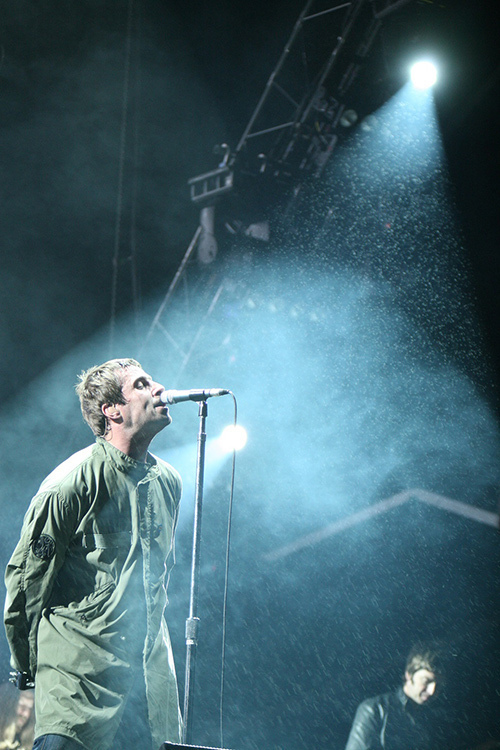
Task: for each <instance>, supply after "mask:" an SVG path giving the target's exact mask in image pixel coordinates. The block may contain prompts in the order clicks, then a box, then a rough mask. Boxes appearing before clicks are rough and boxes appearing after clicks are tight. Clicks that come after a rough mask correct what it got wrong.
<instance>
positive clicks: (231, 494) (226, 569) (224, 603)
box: [219, 391, 238, 748]
mask: <svg viewBox="0 0 500 750" xmlns="http://www.w3.org/2000/svg"><path fill="white" fill-rule="evenodd" d="M229 393H230V394H231V396H232V398H233V402H234V423H233V426H234V428H236V426H237V424H238V404H237V402H236V398H235V395H234V393H232V391H229ZM235 468H236V445H233V458H232V466H231V484H230V490H229V506H228V514H227V535H226V561H225V567H224V593H223V601H222V643H221V671H220V702H219V734H220V747H221V748H223V747H224V678H225V669H226V626H227V593H228V587H229V586H228V582H229V557H230V554H229V553H230V549H231V519H232V513H233V501H234V477H235Z"/></svg>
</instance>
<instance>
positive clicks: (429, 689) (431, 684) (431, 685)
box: [426, 682, 436, 695]
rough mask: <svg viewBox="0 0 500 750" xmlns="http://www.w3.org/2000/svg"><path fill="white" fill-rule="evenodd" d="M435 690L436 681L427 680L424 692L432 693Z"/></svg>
mask: <svg viewBox="0 0 500 750" xmlns="http://www.w3.org/2000/svg"><path fill="white" fill-rule="evenodd" d="M435 691H436V683H435V682H429V684H428V685H427V687H426V692H427V693H428V695H434V693H435Z"/></svg>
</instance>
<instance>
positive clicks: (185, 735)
mask: <svg viewBox="0 0 500 750" xmlns="http://www.w3.org/2000/svg"><path fill="white" fill-rule="evenodd" d="M207 414H208V408H207V402H206V401H201V402H200V405H199V410H198V416H199V417H200V427H199V432H198V455H197V460H196V491H195V504H194V531H193V553H192V559H191V586H190V599H189V617H188V619H187V620H186V671H185V678H184V713H183V727H182V743H183V744H184V745H186V744H188V743H189V741H190V740H191V729H192V723H193V722H192V718H191V714H190V711H189V709H190V703H191V702H192V695H193V690H194V675H195V666H196V658H195V657H196V646H197V644H198V625H199V622H200V619H199V617H198V583H199V572H200V537H201V511H202V501H203V476H204V472H205V444H206V439H207V435H206V432H205V423H206V418H207Z"/></svg>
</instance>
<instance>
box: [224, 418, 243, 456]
mask: <svg viewBox="0 0 500 750" xmlns="http://www.w3.org/2000/svg"><path fill="white" fill-rule="evenodd" d="M219 442H220V446H221V448H222V450H223V451H225V452H226V453H231V452H232V451H233V450H235V451H239V450H241V449H242V448H244V447H245V445H246V442H247V431H246V430H245V428H244V427H241V425H229V426H228V427H225V428H224V430H223V431H222V434H221V436H220V438H219Z"/></svg>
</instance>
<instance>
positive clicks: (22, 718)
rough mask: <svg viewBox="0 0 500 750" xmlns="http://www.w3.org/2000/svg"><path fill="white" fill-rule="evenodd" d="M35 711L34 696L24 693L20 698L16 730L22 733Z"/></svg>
mask: <svg viewBox="0 0 500 750" xmlns="http://www.w3.org/2000/svg"><path fill="white" fill-rule="evenodd" d="M32 711H33V695H32V694H31V693H23V694H22V695H20V696H19V700H18V702H17V708H16V730H17V731H18V732H20V731H21V730H22V729H24V727H25V726H26V724H27V723H28V721H29V720H30V716H31V712H32Z"/></svg>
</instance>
